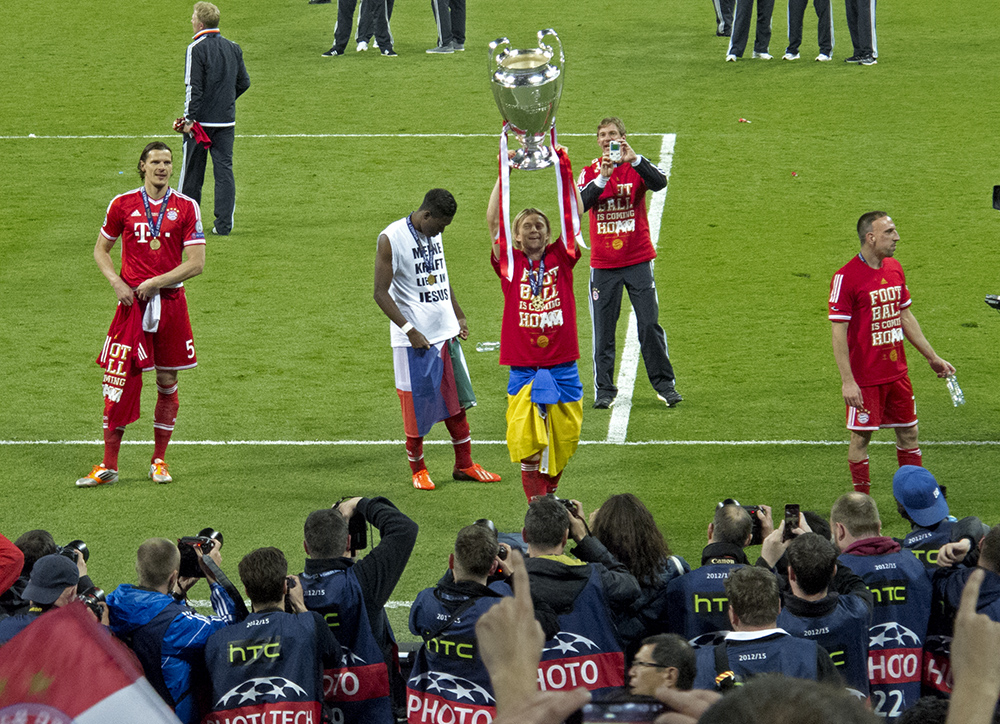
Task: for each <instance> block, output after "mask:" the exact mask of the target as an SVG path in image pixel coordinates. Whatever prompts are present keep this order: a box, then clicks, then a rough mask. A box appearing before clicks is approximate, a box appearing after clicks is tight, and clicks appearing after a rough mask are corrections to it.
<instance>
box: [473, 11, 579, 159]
mask: <svg viewBox="0 0 1000 724" xmlns="http://www.w3.org/2000/svg"><path fill="white" fill-rule="evenodd" d="M548 36H551V37H553V38H555V46H556V47H553V46H551V45H546V44H545V43H544V42H543V40H544V39H545V38H546V37H548ZM565 62H566V59H565V57H564V56H563V50H562V42H561V41H560V40H559V36H558V35H556V31H555V30H552V29H549V30H539V31H538V47H537V48H529V49H524V50H518V49H516V48H511V47H510V41H509V40H507V38H498V39H496V40H494V41H493V42H492V43H490V56H489V70H490V85H491V86H492V88H493V97H494V98H495V99H496V102H497V108H499V109H500V115H501V116H503V119H504V120H505V121H506V122H507V123H508V124H510V128H511V129H512V130H513V131H514V133H515V134H516V135H517V138H518V140H519V141H520V142H521V146H522V148H520V149H518V151H517V152H516V153H515V154H514V158H513V159H512V163H513V164H514V165H515V166H516V167H517V168H520V169H525V170H534V169H539V168H547V167H548V166H551V165H552V164H553V163H555V160H554V159H555V153H554V151H553V149H551V148H550V147H548V146H542V142H543V141H544V140H545V134H546V133H548V132H549V130H550V129H551V128H552V126H553V125H555V121H556V109H557V108H558V107H559V97H560V96H561V95H562V87H563V66H564V64H565Z"/></svg>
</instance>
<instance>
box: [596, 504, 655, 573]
mask: <svg viewBox="0 0 1000 724" xmlns="http://www.w3.org/2000/svg"><path fill="white" fill-rule="evenodd" d="M591 534H592V535H593V536H594V537H596V538H597V540H599V541H601V543H603V544H604V547H605V548H607V549H608V550H609V551H610V552H611V554H612V555H613V556H614V557H615V558H617V559H618V560H619V561H621V562H622V563H623V564H625V567H626V568H628V569H629V572H630V573H631V574H632V575H633V576H635V577H636V579H638V581H639V583H641V584H644V585H653V584H654V583H655V582H656V579H657V577H658V575H659V574H660V573H661V572H662V571H663V569H664V568H665V567H666V564H667V559H668V558H669V557H670V547H669V546H668V545H667V541H666V540H665V539H664V537H663V533H661V532H660V529H659V528H657V527H656V521H655V520H653V514H652V513H650V512H649V508H647V507H646V506H645V505H643V504H642V501H641V500H639V499H638V498H637V497H635V496H634V495H632V493H621V494H620V495H612V496H611V497H610V498H608V499H607V500H606V501H604V505H602V506H601V507H600V508H598V510H597V512H596V514H595V515H594V524H593V526H592V527H591Z"/></svg>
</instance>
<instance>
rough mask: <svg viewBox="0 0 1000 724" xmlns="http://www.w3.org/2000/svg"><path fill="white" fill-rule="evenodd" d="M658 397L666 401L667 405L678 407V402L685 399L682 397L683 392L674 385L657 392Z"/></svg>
mask: <svg viewBox="0 0 1000 724" xmlns="http://www.w3.org/2000/svg"><path fill="white" fill-rule="evenodd" d="M656 398H657V399H658V400H660V401H661V402H663V403H665V404H666V406H667V407H676V406H677V403H678V402H683V401H684V398H683V397H681V393H680V392H678V391H677V390H675V389H674V388H673V387H668V388H667V389H665V390H664V391H663V392H657V393H656Z"/></svg>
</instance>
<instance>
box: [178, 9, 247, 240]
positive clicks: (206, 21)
mask: <svg viewBox="0 0 1000 724" xmlns="http://www.w3.org/2000/svg"><path fill="white" fill-rule="evenodd" d="M191 28H192V29H193V30H194V38H193V39H192V41H191V44H190V45H189V46H188V49H187V60H186V61H185V63H184V85H185V87H186V91H185V96H184V119H183V125H180V121H179V122H178V125H177V126H175V128H176V129H177V130H179V131H181V132H182V133H183V134H184V161H183V165H182V166H181V178H180V183H179V185H180V187H181V193H182V194H184V195H185V196H190V197H191V198H192V199H194V200H195V201H197V202H198V203H199V204H201V186H202V183H204V181H205V163H206V161H207V160H208V154H209V152H211V154H212V174H213V175H214V176H215V224H214V226H213V227H212V233H213V234H219V235H221V236H226V235H227V234H229V232H231V231H232V230H233V213H234V211H235V209H236V180H235V178H234V176H233V142H234V140H235V138H236V99H237V98H239V97H240V96H241V95H243V94H244V93H245V92H246V90H247V88H249V87H250V76H249V75H247V69H246V66H245V65H244V64H243V51H242V50H241V49H240V46H239V45H237V44H236V43H234V42H233V41H231V40H227V39H226V38H223V37H222V35H221V34H220V32H219V8H217V7H216V6H215V5H213V4H212V3H206V2H198V3H195V5H194V14H193V15H192V16H191Z"/></svg>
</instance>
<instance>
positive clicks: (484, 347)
mask: <svg viewBox="0 0 1000 724" xmlns="http://www.w3.org/2000/svg"><path fill="white" fill-rule="evenodd" d="M498 349H500V343H499V342H480V343H479V344H477V345H476V351H477V352H493V351H495V350H498ZM949 384H950V383H949Z"/></svg>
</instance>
